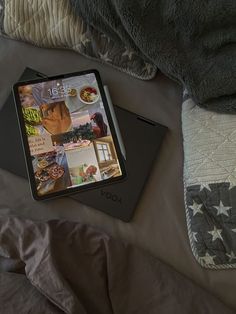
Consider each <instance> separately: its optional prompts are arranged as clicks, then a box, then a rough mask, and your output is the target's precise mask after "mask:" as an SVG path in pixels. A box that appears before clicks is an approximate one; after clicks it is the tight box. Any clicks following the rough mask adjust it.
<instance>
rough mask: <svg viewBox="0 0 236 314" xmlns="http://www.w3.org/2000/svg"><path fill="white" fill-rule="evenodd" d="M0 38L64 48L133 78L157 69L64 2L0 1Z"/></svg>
mask: <svg viewBox="0 0 236 314" xmlns="http://www.w3.org/2000/svg"><path fill="white" fill-rule="evenodd" d="M0 34H1V35H4V36H7V37H10V38H12V39H17V40H20V41H26V42H29V43H31V44H34V45H36V46H40V47H45V48H66V49H71V50H74V51H76V52H78V53H80V54H82V55H84V56H86V57H88V58H90V59H93V60H97V61H100V62H102V63H105V64H108V65H110V66H112V67H114V68H116V69H118V70H121V71H123V72H126V73H127V74H130V75H132V76H134V77H136V78H139V79H143V80H149V79H152V78H153V77H155V75H156V73H157V67H156V66H155V65H153V64H152V63H150V62H149V61H148V60H146V59H145V58H140V57H139V56H138V55H137V54H136V53H135V52H134V51H132V50H131V49H128V48H127V47H126V46H125V45H121V44H120V43H119V44H118V43H116V42H115V41H113V40H112V39H110V38H108V37H107V36H106V35H105V34H104V33H102V32H100V31H99V30H97V29H95V28H93V27H92V26H90V25H88V24H86V23H85V22H84V21H83V19H82V18H80V17H78V16H77V15H76V14H75V13H74V11H73V8H72V5H71V4H70V2H69V1H67V0H60V1H58V0H44V1H42V0H34V1H28V0H0Z"/></svg>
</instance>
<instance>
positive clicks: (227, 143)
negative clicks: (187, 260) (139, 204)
mask: <svg viewBox="0 0 236 314" xmlns="http://www.w3.org/2000/svg"><path fill="white" fill-rule="evenodd" d="M182 127H183V139H184V183H185V205H186V216H187V224H188V233H189V238H190V243H191V247H192V251H193V254H194V256H195V257H196V259H197V261H198V262H199V263H200V264H201V265H202V266H204V267H207V268H214V269H223V268H236V138H235V135H236V115H229V114H219V113H215V112H210V111H207V110H205V109H202V108H200V107H198V106H196V104H195V103H194V101H193V100H192V99H191V98H190V97H189V96H188V94H187V93H185V95H184V102H183V106H182Z"/></svg>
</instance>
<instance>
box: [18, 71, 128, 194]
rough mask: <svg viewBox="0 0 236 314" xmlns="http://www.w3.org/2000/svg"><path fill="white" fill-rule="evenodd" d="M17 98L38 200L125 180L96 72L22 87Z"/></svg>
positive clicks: (112, 126) (119, 151)
mask: <svg viewBox="0 0 236 314" xmlns="http://www.w3.org/2000/svg"><path fill="white" fill-rule="evenodd" d="M13 92H14V98H15V104H16V111H17V115H18V121H19V125H20V131H21V138H22V143H23V148H24V153H25V159H26V164H27V170H28V177H29V181H30V186H31V191H32V195H33V198H34V199H36V200H44V199H49V198H52V197H57V196H62V195H67V194H70V193H77V192H80V191H85V190H87V189H92V188H98V187H102V186H104V185H106V184H111V183H115V182H118V181H120V180H123V179H124V178H125V177H126V171H125V166H124V160H123V159H124V158H123V155H122V152H121V148H120V146H119V141H118V138H117V134H116V131H115V127H114V123H113V120H112V116H111V112H110V108H109V105H108V102H107V99H106V96H105V93H104V89H103V84H102V82H101V78H100V75H99V73H98V71H96V70H89V71H83V72H77V73H71V74H64V75H60V76H56V77H49V78H48V77H46V78H43V79H42V78H41V79H38V80H31V81H25V82H20V83H16V84H15V85H14V87H13Z"/></svg>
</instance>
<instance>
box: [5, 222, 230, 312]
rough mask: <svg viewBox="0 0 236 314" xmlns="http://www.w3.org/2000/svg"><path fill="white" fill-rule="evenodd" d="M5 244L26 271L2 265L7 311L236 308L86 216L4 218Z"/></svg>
mask: <svg viewBox="0 0 236 314" xmlns="http://www.w3.org/2000/svg"><path fill="white" fill-rule="evenodd" d="M0 247H1V249H0V255H1V256H2V259H0V266H1V264H5V267H6V266H7V265H8V269H6V270H7V271H8V272H13V273H14V272H15V271H18V272H20V273H21V275H20V274H16V275H15V278H14V275H13V274H12V273H10V274H9V273H8V272H3V273H0V279H1V280H0V304H1V305H3V308H2V309H1V313H2V314H11V313H12V314H13V313H16V309H17V312H18V313H22V314H23V313H29V311H30V312H31V313H34V314H37V313H38V314H41V313H44V314H49V313H61V312H63V313H68V314H86V313H88V314H95V313H96V314H112V313H117V314H120V313H122V314H126V313H127V314H131V313H137V314H138V313H149V314H152V313H153V314H154V313H157V312H158V313H160V314H162V313H163V314H165V313H168V314H171V313H173V314H178V313H179V314H185V313H186V314H188V313H192V312H193V310H194V313H199V314H201V313H202V314H204V313H208V314H213V313H214V314H217V313H219V314H221V313H224V314H232V313H233V311H232V310H230V309H228V308H227V307H226V306H224V305H223V304H222V303H221V302H220V301H218V300H217V298H214V297H212V296H211V295H210V294H209V293H207V292H205V291H204V290H202V289H200V288H199V287H197V286H195V285H194V284H192V283H191V282H190V281H189V280H187V279H186V278H184V277H183V276H182V275H180V274H178V273H177V272H175V271H174V270H173V269H171V268H170V267H169V266H167V265H165V264H163V263H161V262H160V261H159V260H158V259H155V258H153V257H151V256H150V255H148V254H146V253H145V252H143V251H141V250H138V249H136V248H135V247H134V246H131V245H128V244H125V243H122V242H120V241H117V240H114V239H112V238H111V237H109V236H107V235H106V234H104V233H102V232H101V231H97V230H95V229H94V228H91V227H88V226H86V225H84V224H83V225H81V224H79V223H72V222H63V221H55V220H54V221H50V222H48V223H42V222H41V223H39V222H32V221H29V220H20V219H17V218H2V219H1V218H0ZM26 278H27V280H26ZM17 286H18V291H16V287H17ZM14 287H15V288H14ZM37 292H40V293H37ZM10 295H12V298H9V296H10Z"/></svg>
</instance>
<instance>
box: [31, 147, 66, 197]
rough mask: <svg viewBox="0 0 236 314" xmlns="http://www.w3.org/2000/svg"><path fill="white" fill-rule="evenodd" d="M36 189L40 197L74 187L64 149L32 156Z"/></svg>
mask: <svg viewBox="0 0 236 314" xmlns="http://www.w3.org/2000/svg"><path fill="white" fill-rule="evenodd" d="M32 164H33V169H34V176H35V182H36V188H37V191H38V194H39V195H45V194H47V193H51V192H57V191H61V190H65V189H67V188H68V187H69V186H71V185H72V182H71V177H70V174H69V169H68V163H67V159H66V154H65V151H64V148H63V147H62V146H61V147H59V148H58V147H57V148H56V149H54V150H53V151H51V152H47V153H44V154H39V155H35V156H32Z"/></svg>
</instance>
